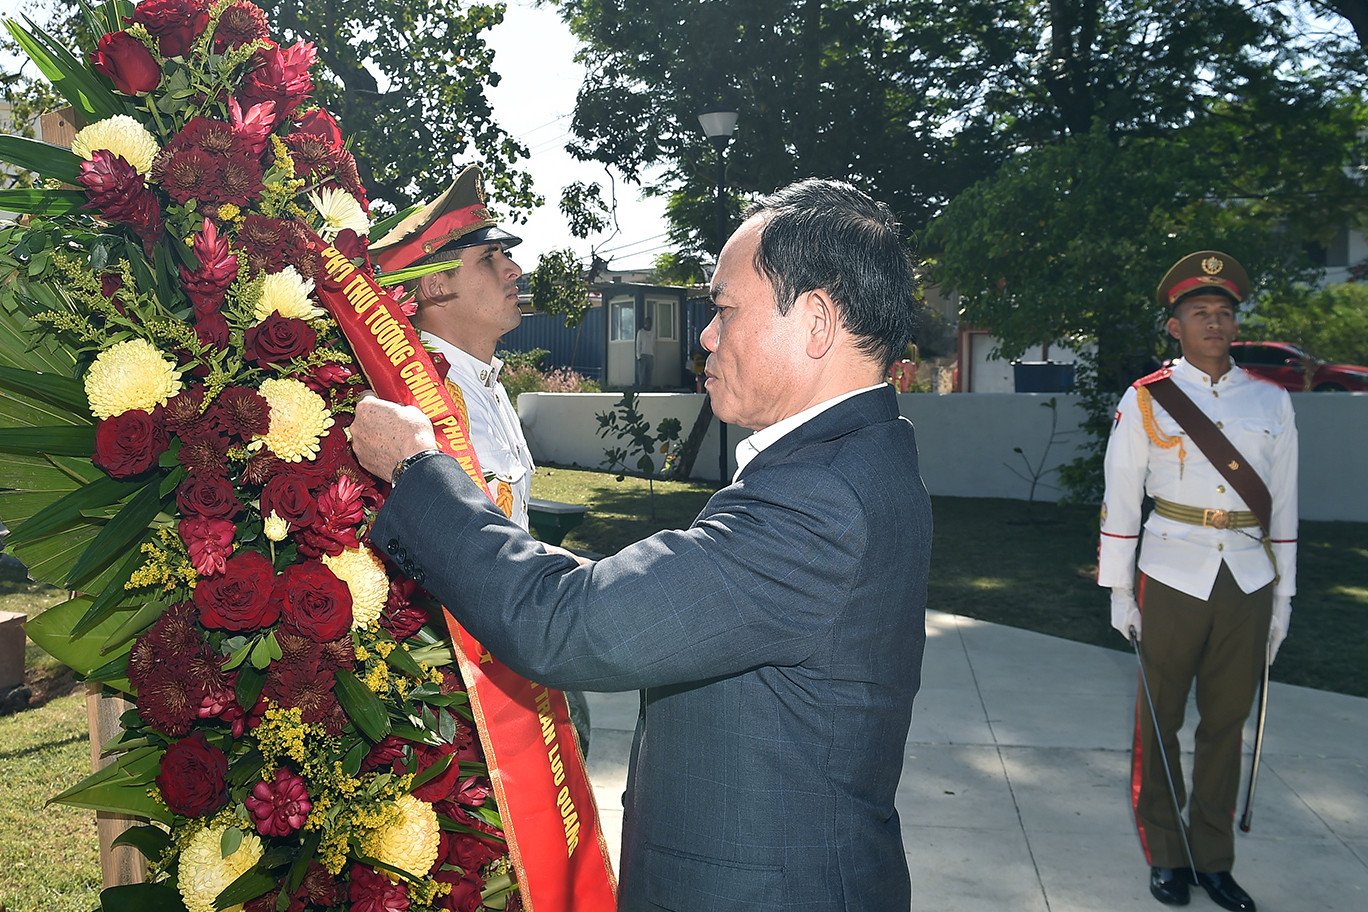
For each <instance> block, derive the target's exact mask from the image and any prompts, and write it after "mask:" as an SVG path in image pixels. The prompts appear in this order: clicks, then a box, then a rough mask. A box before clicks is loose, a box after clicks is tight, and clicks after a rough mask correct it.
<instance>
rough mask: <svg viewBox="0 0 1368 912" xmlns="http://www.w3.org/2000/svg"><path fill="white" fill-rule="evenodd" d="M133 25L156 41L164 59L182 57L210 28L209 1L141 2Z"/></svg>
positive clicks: (156, 0) (134, 9)
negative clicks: (200, 34) (202, 33)
mask: <svg viewBox="0 0 1368 912" xmlns="http://www.w3.org/2000/svg"><path fill="white" fill-rule="evenodd" d="M133 21H134V22H138V23H141V24H142V25H143V26H144V27H145V28H146V29H147V31H148V33H149V34H151V35H152V37H153V38H156V39H157V46H158V48H159V49H160V50H161V54H162V56H163V57H180V56H182V55H184V54H185V52H186V51H188V50H190V45H191V43H193V42H194V40H195V39H196V38H197V37H199V33H200V32H202V31H204V27H205V26H206V25H208V24H209V10H208V4H207V2H206V0H142V2H141V3H139V4H138V5H137V6H136V7H134V8H133Z"/></svg>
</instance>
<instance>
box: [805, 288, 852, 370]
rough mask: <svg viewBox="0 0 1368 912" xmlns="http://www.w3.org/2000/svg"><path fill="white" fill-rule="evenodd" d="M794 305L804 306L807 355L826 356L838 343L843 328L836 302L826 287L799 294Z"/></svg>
mask: <svg viewBox="0 0 1368 912" xmlns="http://www.w3.org/2000/svg"><path fill="white" fill-rule="evenodd" d="M794 306H795V307H801V308H802V319H803V324H804V327H805V328H806V330H807V339H806V343H807V345H806V350H807V356H808V357H809V358H812V359H813V360H819V359H821V358H824V357H826V354H827V352H829V351H831V347H832V346H833V345H835V344H836V335H837V333H838V332H839V331H840V328H841V315H840V313H838V312H837V309H836V302H835V301H834V300H832V298H831V295H830V294H828V293H827V291H826V289H823V288H814V289H813V290H812V291H809V292H805V293H803V294H801V295H799V296H798V300H797V301H795V302H794Z"/></svg>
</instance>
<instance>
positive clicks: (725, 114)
mask: <svg viewBox="0 0 1368 912" xmlns="http://www.w3.org/2000/svg"><path fill="white" fill-rule="evenodd" d="M698 123H699V126H701V127H702V128H703V133H704V134H705V135H706V136H707V137H708V139H709V140H711V141H712V144H713V149H714V150H716V152H717V256H718V259H719V260H720V259H721V258H722V245H723V244H725V243H726V242H727V146H728V144H729V143H731V138H732V133H733V132H734V131H735V130H736V111H733V110H730V109H728V108H726V107H722V106H719V107H717V108H712V109H709V110H707V111H704V112H703V113H702V114H699V115H698ZM717 445H718V448H717V476H718V483H719V484H721V485H723V486H725V485H726V483H727V423H726V422H725V421H723V420H722V418H721V416H718V419H717Z"/></svg>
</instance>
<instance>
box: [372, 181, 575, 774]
mask: <svg viewBox="0 0 1368 912" xmlns="http://www.w3.org/2000/svg"><path fill="white" fill-rule="evenodd" d="M520 243H522V239H521V238H519V237H516V236H515V235H512V234H509V233H508V232H507V231H504V230H503V229H502V228H500V227H498V225H496V224H495V223H494V219H493V218H492V216H491V215H490V212H489V210H488V209H487V208H486V206H485V202H484V194H483V192H482V190H481V186H480V169H479V168H478V167H476V166H471V167H469V168H466V169H465V170H464V171H462V172H461V173H460V175H458V176H457V178H456V180H455V181H454V182H453V183H452V185H451V186H450V187H448V188H447V190H446V192H444V193H443V194H442V195H441V196H439V197H438V198H437V199H435V200H433V201H432V202H431V203H429V204H427V205H426V206H424V207H423V208H422V209H419V210H418V211H417V212H415V213H413V214H412V215H410V216H409V217H408V218H406V219H404V220H403V221H401V222H400V223H399V224H398V225H396V226H395V227H394V229H393V230H391V231H390V232H389V233H388V234H386V235H385V236H384V237H383V238H381V239H380V240H378V241H376V242H375V244H373V245H372V246H371V253H372V255H373V256H374V258H375V262H376V264H377V265H378V266H379V267H380V269H382V270H385V271H388V272H392V271H395V270H398V269H403V268H405V267H408V266H414V265H420V264H426V263H438V262H451V264H452V268H451V269H448V270H446V271H444V272H436V273H429V274H428V275H425V276H423V277H421V278H419V279H417V280H416V283H415V289H416V290H415V295H414V297H415V300H416V301H417V304H418V313H417V315H416V316H415V317H414V325H415V326H416V327H417V328H418V330H419V333H420V335H421V337H422V339H423V343H424V344H425V345H426V346H427V347H428V348H429V349H430V350H431V351H433V352H436V353H437V354H440V355H441V356H442V358H443V359H444V360H445V361H446V362H447V364H448V365H449V371H448V373H447V378H446V385H447V389H448V390H449V391H450V393H451V395H452V398H453V399H454V400H455V402H456V407H457V410H458V411H459V412H460V413H461V415H462V417H463V418H465V420H466V427H467V428H469V431H470V439H471V442H472V443H473V444H474V445H475V455H476V456H477V457H478V458H479V460H480V468H481V469H482V470H483V471H484V476H485V483H486V484H487V485H488V486H489V491H490V493H491V494H492V495H494V500H495V503H496V504H497V505H498V507H499V509H501V510H503V512H504V514H505V515H506V516H508V517H509V518H510V519H512V520H513V521H514V522H516V523H517V524H518V525H520V526H522V527H523V528H524V529H526V528H527V526H528V516H527V508H528V501H529V499H530V498H531V495H532V474H533V472H534V471H535V470H536V465H535V464H534V463H533V462H532V451H531V450H530V449H529V448H528V446H527V438H526V437H525V436H524V435H523V429H522V424H521V422H519V420H518V414H517V412H516V411H514V409H513V404H512V402H510V401H509V398H508V392H507V391H506V390H505V389H504V388H503V384H501V383H500V382H499V371H500V370H501V369H502V368H503V362H502V361H501V360H500V359H499V358H497V357H496V356H495V355H494V350H495V348H496V346H497V345H498V344H499V340H500V339H501V338H502V337H503V336H504V334H505V333H508V332H510V331H512V330H514V329H516V328H517V327H518V324H519V323H521V322H522V311H521V310H520V309H519V307H518V288H517V282H518V278H519V277H520V276H521V275H522V269H521V268H520V267H519V266H518V264H517V263H515V262H514V261H513V259H512V258H511V257H510V256H509V255H508V251H509V249H510V248H512V247H515V246H517V245H518V244H520ZM566 697H567V698H568V700H569V702H570V710H571V717H572V719H573V721H574V722H575V729H576V731H577V733H578V734H579V736H580V742H581V745H582V746H583V747H584V748H585V750H586V751H587V749H588V743H589V722H588V719H589V711H588V708H587V706H586V705H585V703H584V697H583V695H581V694H567V695H566Z"/></svg>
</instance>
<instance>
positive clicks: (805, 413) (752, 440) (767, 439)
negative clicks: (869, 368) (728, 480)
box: [732, 383, 885, 481]
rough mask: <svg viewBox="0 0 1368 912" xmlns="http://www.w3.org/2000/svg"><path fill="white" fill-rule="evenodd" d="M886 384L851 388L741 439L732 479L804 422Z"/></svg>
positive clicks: (737, 447) (737, 446)
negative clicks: (766, 449) (769, 447)
mask: <svg viewBox="0 0 1368 912" xmlns="http://www.w3.org/2000/svg"><path fill="white" fill-rule="evenodd" d="M884 385H885V384H883V383H876V384H874V385H873V386H866V387H863V388H862V389H857V390H851V391H850V392H848V393H842V394H841V395H839V396H836V397H834V398H832V399H828V400H826V401H825V402H819V403H817V404H816V405H814V406H812V407H811V408H806V409H803V410H802V411H801V412H799V413H797V414H796V415H790V416H788V417H787V418H785V419H784V420H782V421H776V422H775V423H774V424H771V425H770V426H769V427H767V428H761V429H760V430H758V431H756V432H755V433H754V434H751V435H750V436H749V437H747V438H746V439H745V440H743V441H741V442H740V443H738V444H737V445H736V471H735V472H734V473H733V474H732V481H736V479H737V478H738V477H739V476H740V475H741V472H742V471H743V470H744V469H745V468H746V466H748V465H750V462H751V460H752V459H754V458H755V457H756V456H759V455H760V454H761V453H762V452H764V450H765V448H766V447H768V446H770V445H771V444H773V443H775V442H776V441H778V440H779V439H780V438H781V437H784V436H786V435H787V434H788V433H789V432H791V431H796V430H797V429H798V428H800V427H802V426H803V425H804V424H807V423H808V422H809V421H811V420H812V419H813V418H816V417H817V416H818V415H820V414H822V412H825V411H826V410H827V409H829V408H831V407H833V406H836V405H840V404H841V403H842V402H845V401H846V400H847V399H853V398H854V397H856V396H858V395H860V394H861V393H867V392H869V391H871V390H876V389H878V388H879V387H881V386H884Z"/></svg>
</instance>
